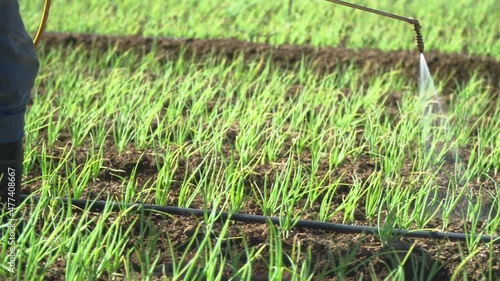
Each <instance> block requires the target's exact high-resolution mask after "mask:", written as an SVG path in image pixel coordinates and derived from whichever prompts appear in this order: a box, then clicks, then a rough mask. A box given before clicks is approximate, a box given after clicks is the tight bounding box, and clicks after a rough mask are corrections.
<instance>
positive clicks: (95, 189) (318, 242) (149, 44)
mask: <svg viewBox="0 0 500 281" xmlns="http://www.w3.org/2000/svg"><path fill="white" fill-rule="evenodd" d="M43 45H44V46H43V47H42V50H43V51H42V55H43V52H46V51H48V50H50V49H52V48H59V47H61V48H74V47H76V46H77V45H82V46H84V47H85V48H89V49H90V48H93V49H95V50H96V51H102V50H105V49H107V48H109V46H116V47H117V48H118V54H117V55H119V52H120V51H125V50H129V49H136V50H141V51H145V52H148V51H150V50H151V49H152V48H153V46H155V48H156V52H157V55H158V56H159V57H163V58H168V59H175V58H176V57H178V56H179V52H180V50H181V49H182V48H186V50H187V51H186V54H187V55H192V54H195V55H196V57H197V58H199V59H202V58H203V57H204V56H207V55H210V54H214V53H215V54H218V55H220V56H225V57H226V58H229V59H232V58H233V57H234V56H236V55H237V54H238V53H240V52H242V53H244V55H245V57H246V58H255V57H262V56H268V55H271V58H272V61H273V63H275V64H276V65H279V66H281V67H288V66H290V65H291V64H297V63H299V62H300V61H301V59H302V57H305V58H307V60H309V61H310V62H311V63H313V64H314V65H315V67H317V70H318V71H319V72H328V71H333V70H334V69H335V67H337V66H339V65H341V64H344V63H346V62H351V61H352V62H353V63H355V64H356V65H358V66H359V67H366V69H367V71H368V72H367V73H372V74H374V73H377V72H379V71H380V70H381V69H391V68H392V69H395V68H397V69H401V70H402V71H404V72H405V73H406V74H408V75H409V76H416V73H418V63H419V61H418V54H417V53H416V52H408V51H399V52H391V53H384V52H381V51H379V50H366V49H364V50H349V49H342V48H340V49H339V48H320V49H314V48H312V47H308V46H291V45H287V46H278V47H273V46H270V45H265V44H258V43H250V42H245V41H239V40H235V39H220V40H197V39H166V38H163V39H153V38H143V37H139V36H120V37H118V36H102V35H92V34H61V33H57V34H54V33H47V34H45V35H44V37H43ZM426 57H427V61H428V63H429V66H430V68H431V69H433V71H437V70H439V71H437V72H438V73H439V74H441V75H442V76H441V77H444V76H445V75H451V76H452V77H453V79H455V80H456V81H461V82H464V81H467V80H468V79H470V77H471V70H472V69H477V70H478V71H479V75H480V76H481V77H484V78H485V79H489V81H488V82H486V83H488V84H489V85H490V86H491V87H492V88H493V89H494V91H497V90H498V86H499V84H498V81H499V79H500V63H499V62H498V61H497V60H495V59H493V58H484V57H468V56H465V55H461V54H454V55H445V54H439V53H436V52H431V53H428V54H426ZM415 78H416V77H415ZM297 87H300V85H299V86H297ZM297 92H298V91H297V89H295V88H294V89H290V93H291V95H292V96H294V95H297V94H298V93H297ZM394 98H395V99H397V94H396V95H395V97H394ZM388 111H389V112H392V111H391V104H388ZM238 133H239V129H238V128H237V126H235V128H234V129H231V130H228V132H227V133H226V134H227V140H226V142H225V143H224V145H223V149H222V153H223V154H224V155H225V156H226V157H229V156H232V157H235V159H238V157H239V156H238V155H235V154H232V153H233V152H232V150H231V149H230V147H231V143H232V142H234V139H235V137H236V135H238ZM40 135H41V136H40V139H41V140H40V141H44V140H46V135H45V134H44V132H41V134H40ZM70 140H71V138H70V136H69V135H68V134H67V133H66V134H62V135H61V136H60V137H59V140H58V142H57V144H56V145H55V146H54V148H52V149H49V155H50V156H52V159H54V161H57V159H58V157H60V156H61V154H62V149H61V148H62V147H65V146H66V145H68V144H71V141H70ZM287 146H288V147H290V146H291V139H289V140H288V144H287ZM104 147H105V148H104V152H105V155H106V160H105V163H103V165H102V166H103V168H102V169H101V172H100V173H99V175H98V177H97V178H96V179H95V180H94V181H91V182H90V183H89V185H88V187H87V189H86V190H85V191H84V193H83V195H82V198H89V199H107V198H112V199H114V200H120V199H121V198H122V197H123V194H122V179H121V178H130V177H131V175H132V173H133V171H134V170H135V173H136V181H137V190H136V192H137V193H139V194H141V193H143V194H142V195H141V196H139V197H140V198H143V202H144V203H153V202H154V195H153V194H150V193H149V192H148V191H147V187H148V184H151V183H152V182H154V180H155V179H156V178H157V175H158V170H157V169H158V168H157V166H160V167H161V166H162V165H165V164H168V165H171V166H172V167H176V172H175V176H174V183H173V184H172V185H171V186H170V192H169V194H168V197H167V202H166V203H167V205H176V204H177V199H178V196H179V188H180V184H179V182H182V181H184V180H185V174H186V171H187V172H188V174H192V173H194V171H195V169H196V168H198V167H199V166H200V165H204V164H203V163H202V160H203V159H204V158H206V157H210V156H209V155H201V154H200V153H199V152H195V153H194V154H193V155H192V156H190V157H186V158H185V157H179V158H178V159H177V160H176V162H175V163H163V162H161V161H160V162H157V159H156V158H155V157H154V153H155V151H154V150H153V149H138V148H136V147H135V146H134V145H129V146H128V147H127V149H126V150H125V151H124V152H122V153H119V152H118V151H117V149H116V147H115V145H114V144H113V142H112V140H111V139H110V140H108V141H107V142H106V143H105V144H104ZM91 149H93V147H92V145H91V144H90V141H89V142H85V143H84V144H83V145H82V146H81V147H78V148H75V151H76V153H75V155H73V156H71V160H70V161H75V162H76V163H83V162H84V161H85V159H87V154H88V151H89V150H91ZM163 149H168V148H163ZM39 150H40V151H39V152H41V148H40V149H39ZM162 151H164V150H161V149H160V150H159V151H157V152H156V153H159V154H161V153H162ZM467 155H470V152H467V151H465V152H464V157H466V156H467ZM288 157H289V155H288V154H287V153H286V152H283V153H282V154H281V159H279V161H276V163H260V164H257V165H255V167H254V169H253V171H252V173H251V174H249V177H248V181H247V182H246V186H245V188H246V191H248V196H247V198H246V202H247V203H246V204H245V207H244V208H243V209H242V210H241V212H242V213H253V214H262V210H261V209H260V208H259V206H258V205H256V203H255V201H254V200H252V195H251V194H252V192H251V190H252V189H254V188H260V187H262V186H263V185H264V184H265V182H266V181H265V179H266V175H269V172H270V171H278V170H280V169H281V166H280V165H279V163H280V162H282V163H284V162H286V160H287V159H288ZM295 158H297V159H296V161H298V162H300V163H301V165H303V166H304V167H305V168H306V169H307V168H310V166H311V152H310V151H307V150H306V151H305V152H304V153H303V155H300V157H295ZM218 164H220V166H223V165H225V164H224V163H223V162H220V163H218ZM38 166H39V163H35V166H34V168H33V169H32V170H31V171H30V172H29V174H28V175H26V177H27V179H35V181H34V182H33V184H31V185H30V186H25V187H24V188H25V190H24V192H25V193H29V192H33V191H35V190H37V189H39V188H40V186H41V181H40V180H37V178H38V177H39V176H40V174H41V170H40V168H39V167H38ZM377 166H378V163H377V162H376V160H374V159H372V158H371V157H369V156H368V155H361V156H360V157H359V158H356V159H353V158H348V159H346V161H344V162H343V163H342V164H341V165H340V167H338V168H337V169H335V170H333V171H330V169H329V167H328V161H327V159H322V162H321V165H320V169H319V171H318V172H317V174H316V175H314V176H316V177H317V178H320V179H321V178H326V181H325V185H326V184H328V183H332V182H334V181H336V180H337V179H338V178H339V177H340V176H341V175H342V174H343V173H345V174H346V176H344V177H343V182H345V183H346V184H347V185H346V186H345V187H341V188H339V189H338V191H337V195H336V197H335V198H334V201H333V206H332V208H335V207H337V206H338V205H340V204H341V203H342V200H343V196H344V195H345V194H347V193H348V192H349V187H348V184H352V181H353V180H352V178H351V177H350V175H353V174H356V175H357V176H358V177H359V178H361V179H362V180H363V181H366V180H367V179H368V177H369V175H370V174H372V173H373V172H374V171H375V170H376V169H377ZM104 167H106V168H104ZM411 173H412V167H411V159H408V164H405V166H404V168H403V170H402V176H409V175H410V174H411ZM311 176H312V175H311ZM490 176H491V177H492V179H488V178H482V179H478V182H477V183H476V184H477V186H479V185H480V184H483V185H484V186H485V188H491V190H495V185H494V182H493V180H494V181H496V182H500V175H499V174H497V175H494V174H491V175H490ZM61 177H65V174H64V172H62V174H61ZM267 180H268V181H270V182H272V181H273V179H272V178H268V179H267ZM440 180H442V181H443V182H446V181H447V180H449V179H447V175H444V174H443V175H442V177H441V178H440ZM197 181H198V179H196V177H195V178H194V179H192V183H193V184H194V185H195V184H196V183H197ZM473 187H474V186H473ZM319 200H320V199H319ZM204 204H208V205H210V204H211V202H204V201H203V198H202V197H201V196H200V197H198V198H196V200H195V201H194V202H193V204H191V206H189V207H192V208H199V209H201V208H203V206H204ZM319 204H320V201H318V202H315V204H314V205H313V206H312V207H310V208H308V209H307V211H306V212H304V213H302V214H301V217H302V218H303V219H317V218H318V210H319ZM76 212H77V213H78V211H76ZM96 215H97V214H96ZM134 216H138V215H132V216H131V219H130V221H132V219H133V218H134ZM142 221H143V225H142V227H141V226H139V225H136V226H135V227H134V230H133V231H132V235H131V238H130V239H131V240H130V241H129V244H130V247H133V248H135V249H136V252H135V253H134V255H132V260H133V261H134V264H133V265H132V267H133V268H132V269H133V270H135V271H137V272H138V275H137V278H138V279H140V274H139V273H140V272H141V271H143V270H144V269H143V268H142V267H141V262H142V263H143V262H144V257H145V256H148V255H150V256H151V257H152V256H153V255H154V254H156V252H154V253H150V252H148V251H149V250H148V249H150V248H151V245H150V244H148V243H153V242H156V243H157V244H156V246H155V247H154V249H155V251H158V250H161V252H162V254H161V257H160V259H159V262H158V266H157V267H156V268H155V269H154V274H155V276H156V278H158V279H161V278H162V273H161V271H162V266H165V268H166V271H167V274H168V272H169V269H171V267H172V264H171V263H172V257H171V256H170V246H169V244H168V240H169V239H170V241H172V244H173V246H174V254H175V255H176V258H177V259H178V258H179V256H180V255H182V253H183V252H184V251H186V252H187V253H188V254H187V257H188V258H189V257H190V256H192V255H193V254H194V253H195V252H196V241H198V240H199V236H198V235H196V232H195V229H196V227H197V226H199V225H203V224H202V220H200V219H197V218H194V217H181V216H178V217H166V216H160V215H150V216H149V218H148V219H146V220H142ZM331 222H337V223H340V222H342V216H340V215H339V216H336V217H334V218H332V220H331ZM375 222H376V220H370V219H368V218H367V217H366V216H365V210H364V208H363V207H360V209H359V210H358V211H357V212H356V214H355V217H354V221H353V222H352V223H353V224H356V225H373V224H374V223H375ZM76 223H77V222H76V221H75V222H74V224H75V225H76ZM110 223H111V222H110ZM442 224H443V222H442V221H439V220H434V221H432V223H431V224H430V225H429V226H428V227H436V228H439V227H441V226H442ZM463 224H464V223H463V222H462V221H460V220H452V221H451V222H450V223H449V224H448V227H447V231H454V232H463ZM129 225H130V223H126V222H124V223H123V227H124V228H126V227H128V226H129ZM220 231H221V227H220V225H218V226H217V228H216V229H215V230H213V232H214V233H213V235H212V236H213V239H212V240H213V242H214V243H215V241H216V239H215V238H216V237H217V236H218V235H217V234H218V233H219V232H220ZM270 231H271V228H270V227H269V226H268V225H259V224H248V223H241V222H234V223H231V226H230V228H229V233H228V234H226V236H225V238H226V239H227V240H225V242H224V243H223V245H222V251H223V253H224V256H225V257H227V260H228V262H227V263H226V264H225V265H224V266H225V270H224V276H225V278H230V277H231V276H232V275H233V274H234V273H235V272H236V271H237V270H238V269H239V268H238V266H241V265H242V264H243V263H244V262H245V259H244V255H243V256H242V255H241V253H244V245H245V243H246V244H247V245H248V246H249V247H250V248H254V249H256V248H259V247H262V246H263V245H265V244H266V243H269V236H270ZM141 233H143V234H144V233H146V235H142V236H141ZM499 233H500V229H499ZM202 236H204V235H202ZM283 236H284V238H283V245H282V248H283V252H284V253H286V254H288V255H292V252H293V250H294V247H296V246H297V245H299V244H300V245H301V249H302V250H303V252H305V251H306V249H307V248H308V247H310V249H311V253H312V254H311V262H312V264H313V265H314V268H315V269H316V270H317V271H316V274H315V276H316V277H315V279H314V280H338V279H337V277H336V276H335V275H333V274H332V270H333V269H334V268H338V267H339V266H345V268H346V272H347V274H346V276H347V280H359V279H360V278H361V279H364V280H373V279H383V278H385V277H387V273H388V271H389V269H391V268H395V266H397V264H392V261H394V260H396V259H397V258H400V259H403V258H404V257H405V255H406V253H407V252H408V250H409V249H410V248H411V247H412V246H413V245H414V248H413V250H412V252H411V255H410V259H409V261H408V262H407V263H406V264H405V266H403V270H404V271H405V272H406V274H407V277H408V278H407V279H408V280H412V277H413V274H415V273H416V274H421V275H419V276H420V277H428V280H449V279H450V278H451V274H452V273H453V271H454V270H455V269H456V268H457V267H458V266H459V264H460V263H461V261H462V258H461V253H462V255H466V254H464V253H463V251H466V249H467V247H466V245H465V243H463V242H460V243H459V242H449V241H444V240H431V239H410V238H401V239H394V240H393V241H388V242H385V243H383V242H382V241H380V239H378V238H377V237H375V236H371V235H365V234H340V233H333V232H328V231H322V230H310V229H293V230H292V231H290V232H287V233H284V234H283ZM192 239H194V240H195V243H194V244H193V246H191V247H188V245H189V241H191V240H192ZM390 250H397V251H398V256H397V258H396V256H395V255H396V254H394V253H388V252H392V251H390ZM348 253H352V254H353V258H352V260H351V261H350V262H349V263H345V262H344V260H343V257H345V256H346V254H348ZM272 254H274V253H272V252H269V251H268V250H267V249H265V250H264V251H263V252H262V257H261V258H260V259H257V260H256V261H255V262H254V264H253V272H254V276H253V280H268V277H267V274H268V268H267V267H266V263H265V261H266V259H268V257H269V256H270V255H272ZM238 259H239V262H238ZM202 260H203V259H202ZM230 260H233V261H235V263H234V264H230V262H229V261H230ZM304 260H305V257H304ZM433 264H435V265H437V266H439V270H438V272H437V274H436V275H434V276H428V272H429V270H430V267H432V265H433ZM285 265H287V264H286V263H285ZM65 266H66V264H65V261H64V260H59V261H58V262H56V264H54V265H53V266H52V267H51V268H50V269H49V270H46V271H45V274H46V278H45V279H46V280H63V279H64V275H63V274H64V269H65ZM466 268H467V270H468V275H469V278H471V280H476V279H480V278H481V277H482V276H485V275H482V274H487V272H488V270H491V274H492V276H493V280H496V279H498V278H500V245H496V246H494V248H493V250H492V253H490V252H489V250H488V249H487V248H486V247H483V246H482V248H481V252H480V253H479V254H477V255H475V257H474V259H472V260H470V261H469V262H468V263H467V265H466ZM372 271H374V272H375V274H376V276H372V275H371V272H372ZM124 272H125V268H124V267H123V266H122V267H121V271H120V272H118V273H124ZM111 275H112V272H110V273H109V275H108V276H104V277H103V279H104V280H107V279H111V278H113V279H118V280H120V278H119V277H117V276H114V277H112V276H111ZM486 276H487V275H486ZM287 278H289V274H288V273H285V278H284V280H288V279H287Z"/></svg>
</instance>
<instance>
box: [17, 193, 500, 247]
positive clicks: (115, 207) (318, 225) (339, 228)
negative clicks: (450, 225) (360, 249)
mask: <svg viewBox="0 0 500 281" xmlns="http://www.w3.org/2000/svg"><path fill="white" fill-rule="evenodd" d="M28 198H29V199H31V200H33V201H34V202H38V201H40V197H39V196H27V195H21V199H22V200H25V199H28ZM57 200H59V201H61V202H62V203H63V204H71V205H73V206H76V207H79V208H81V209H85V208H89V209H91V210H94V211H100V212H102V211H103V210H106V209H108V210H112V211H120V210H125V209H131V210H142V211H147V212H151V211H155V212H159V213H164V214H170V215H182V216H193V215H194V216H196V217H204V216H206V215H208V216H209V215H210V214H212V213H214V211H210V210H200V209H193V208H179V207H173V206H159V205H150V204H131V203H128V204H127V203H120V202H113V201H104V200H83V199H66V198H57ZM106 205H108V206H107V207H106ZM215 215H216V216H220V220H222V221H226V220H231V221H240V222H247V223H259V224H266V223H269V222H271V223H273V224H274V225H281V224H282V223H283V221H282V220H281V219H280V218H278V217H268V216H261V215H250V214H241V213H228V212H215ZM292 224H293V227H295V228H310V229H319V230H328V231H334V232H340V233H365V234H374V235H377V234H378V233H381V232H382V231H384V230H383V229H382V228H379V227H371V226H357V225H347V224H337V223H328V222H320V221H311V220H297V221H293V223H292ZM391 234H392V235H395V236H404V237H411V238H431V239H438V240H443V239H448V240H451V241H467V240H470V239H479V240H480V241H481V242H483V243H488V242H492V243H495V244H496V243H500V236H486V235H483V236H475V237H473V236H471V235H470V234H465V233H453V232H439V231H413V230H405V229H392V232H391Z"/></svg>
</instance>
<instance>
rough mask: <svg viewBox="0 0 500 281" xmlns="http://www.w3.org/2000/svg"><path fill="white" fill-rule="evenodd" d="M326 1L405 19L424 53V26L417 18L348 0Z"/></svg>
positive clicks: (421, 51)
mask: <svg viewBox="0 0 500 281" xmlns="http://www.w3.org/2000/svg"><path fill="white" fill-rule="evenodd" d="M326 1H328V2H332V3H335V4H340V5H344V6H347V7H351V8H355V9H359V10H363V11H367V12H370V13H374V14H377V15H381V16H385V17H389V18H393V19H397V20H401V21H405V22H407V23H409V24H411V25H413V30H414V31H415V41H416V42H417V47H418V50H419V51H420V53H424V39H423V38H422V33H421V32H420V28H422V27H421V26H420V23H419V22H418V20H416V19H414V18H406V17H402V16H398V15H394V14H390V13H387V12H383V11H379V10H375V9H371V8H367V7H363V6H359V5H356V4H351V3H347V2H344V1H339V0H326Z"/></svg>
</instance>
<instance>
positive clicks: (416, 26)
mask: <svg viewBox="0 0 500 281" xmlns="http://www.w3.org/2000/svg"><path fill="white" fill-rule="evenodd" d="M410 21H411V24H413V30H415V41H416V42H417V47H418V50H419V51H420V53H424V38H423V37H422V33H421V32H420V28H422V26H421V25H420V23H419V22H418V20H416V19H414V18H410Z"/></svg>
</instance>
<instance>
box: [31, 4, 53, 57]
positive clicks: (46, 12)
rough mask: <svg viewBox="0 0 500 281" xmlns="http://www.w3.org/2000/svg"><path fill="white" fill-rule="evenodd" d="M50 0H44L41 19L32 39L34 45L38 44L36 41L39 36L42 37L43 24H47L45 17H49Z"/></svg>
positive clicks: (38, 39)
mask: <svg viewBox="0 0 500 281" xmlns="http://www.w3.org/2000/svg"><path fill="white" fill-rule="evenodd" d="M50 1H51V0H45V5H44V6H43V15H42V20H41V21H40V26H39V27H38V31H37V33H36V36H35V39H33V44H34V45H35V47H36V46H37V45H38V42H40V37H42V34H43V32H44V31H45V25H46V24H47V19H48V18H49V10H50Z"/></svg>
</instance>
